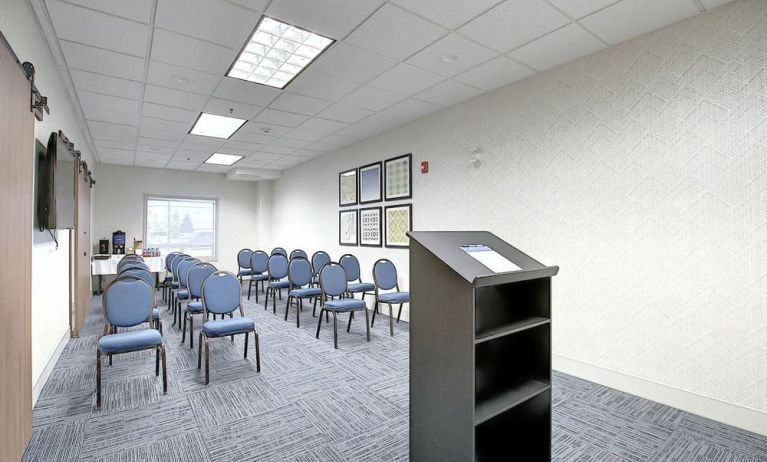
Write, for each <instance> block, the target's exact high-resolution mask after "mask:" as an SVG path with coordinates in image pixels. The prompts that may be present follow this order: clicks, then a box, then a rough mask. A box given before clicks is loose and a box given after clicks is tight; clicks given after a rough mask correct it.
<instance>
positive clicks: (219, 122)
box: [189, 112, 247, 139]
mask: <svg viewBox="0 0 767 462" xmlns="http://www.w3.org/2000/svg"><path fill="white" fill-rule="evenodd" d="M245 122H247V121H246V120H243V119H235V118H234V117H225V116H220V115H215V114H208V113H206V112H202V113H200V117H198V118H197V122H195V123H194V127H192V131H190V132H189V134H190V135H200V136H210V137H212V138H227V139H228V138H229V137H230V136H232V134H233V133H234V132H236V131H237V130H239V129H240V127H242V124H244V123H245Z"/></svg>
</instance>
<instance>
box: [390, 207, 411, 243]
mask: <svg viewBox="0 0 767 462" xmlns="http://www.w3.org/2000/svg"><path fill="white" fill-rule="evenodd" d="M384 217H385V220H386V225H385V227H384V229H385V230H386V236H385V241H386V247H393V248H407V247H410V238H409V237H408V236H407V233H408V231H411V230H412V229H413V205H412V204H403V205H391V206H388V207H386V208H385V209H384Z"/></svg>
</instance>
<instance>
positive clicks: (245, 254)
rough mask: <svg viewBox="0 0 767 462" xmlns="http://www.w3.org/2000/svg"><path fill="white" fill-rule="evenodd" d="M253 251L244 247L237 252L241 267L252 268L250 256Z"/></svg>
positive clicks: (238, 263) (238, 262)
mask: <svg viewBox="0 0 767 462" xmlns="http://www.w3.org/2000/svg"><path fill="white" fill-rule="evenodd" d="M251 254H253V251H252V250H250V249H242V250H240V251H239V252H237V265H239V267H240V268H250V256H251Z"/></svg>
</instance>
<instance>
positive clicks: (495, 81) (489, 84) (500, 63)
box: [455, 56, 534, 91]
mask: <svg viewBox="0 0 767 462" xmlns="http://www.w3.org/2000/svg"><path fill="white" fill-rule="evenodd" d="M533 74H534V72H533V71H531V70H530V69H528V68H526V67H525V66H523V65H521V64H518V63H515V62H514V61H512V60H510V59H508V58H505V57H503V56H499V57H498V58H495V59H493V60H492V61H488V62H486V63H485V64H482V65H480V66H477V67H476V68H474V69H472V70H470V71H468V72H464V73H463V74H461V75H459V76H457V77H456V78H455V80H457V81H459V82H463V83H465V84H468V85H471V86H472V87H477V88H481V89H483V90H487V91H490V90H495V89H496V88H500V87H503V86H506V85H509V84H511V83H514V82H516V81H518V80H522V79H524V78H525V77H529V76H531V75H533Z"/></svg>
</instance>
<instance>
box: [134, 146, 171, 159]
mask: <svg viewBox="0 0 767 462" xmlns="http://www.w3.org/2000/svg"><path fill="white" fill-rule="evenodd" d="M139 152H142V153H145V154H147V155H150V154H153V155H157V156H161V155H171V154H173V153H174V152H176V147H175V146H174V147H172V148H164V147H160V146H148V145H146V144H141V143H139V144H138V146H136V153H139Z"/></svg>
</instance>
